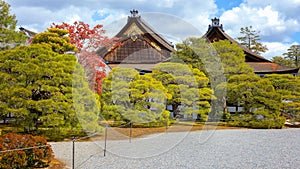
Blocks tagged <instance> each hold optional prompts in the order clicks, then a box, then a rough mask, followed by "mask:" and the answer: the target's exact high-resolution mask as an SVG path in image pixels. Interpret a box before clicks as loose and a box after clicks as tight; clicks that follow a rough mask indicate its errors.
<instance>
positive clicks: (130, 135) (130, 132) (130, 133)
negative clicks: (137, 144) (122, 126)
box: [129, 121, 132, 143]
mask: <svg viewBox="0 0 300 169" xmlns="http://www.w3.org/2000/svg"><path fill="white" fill-rule="evenodd" d="M131 137H132V121H130V131H129V143H131Z"/></svg>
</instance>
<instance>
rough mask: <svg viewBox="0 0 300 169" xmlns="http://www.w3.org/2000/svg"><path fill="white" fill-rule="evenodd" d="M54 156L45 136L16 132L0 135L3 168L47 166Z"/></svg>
mask: <svg viewBox="0 0 300 169" xmlns="http://www.w3.org/2000/svg"><path fill="white" fill-rule="evenodd" d="M30 147H35V148H30ZM52 157H53V151H52V149H51V147H50V145H49V144H47V141H46V138H45V137H40V136H32V135H28V134H27V135H19V134H15V133H8V134H4V135H3V136H1V137H0V168H1V169H2V168H3V169H4V168H36V167H46V166H48V165H49V163H50V161H51V158H52Z"/></svg>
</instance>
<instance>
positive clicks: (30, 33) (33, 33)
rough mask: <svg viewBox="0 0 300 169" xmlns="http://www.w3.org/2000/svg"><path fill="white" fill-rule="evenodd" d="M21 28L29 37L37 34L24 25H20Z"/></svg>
mask: <svg viewBox="0 0 300 169" xmlns="http://www.w3.org/2000/svg"><path fill="white" fill-rule="evenodd" d="M19 29H20V31H22V32H24V33H25V35H27V36H28V37H33V36H34V35H36V34H37V33H35V32H32V31H30V30H28V29H25V28H23V27H20V28H19Z"/></svg>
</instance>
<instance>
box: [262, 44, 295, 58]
mask: <svg viewBox="0 0 300 169" xmlns="http://www.w3.org/2000/svg"><path fill="white" fill-rule="evenodd" d="M264 44H265V45H266V46H267V48H268V49H269V50H268V51H267V52H266V53H264V54H263V56H264V57H265V58H267V59H269V60H271V59H272V58H273V57H274V56H282V54H283V53H286V52H287V50H288V48H290V47H291V46H292V45H297V44H298V43H296V42H294V43H281V42H264Z"/></svg>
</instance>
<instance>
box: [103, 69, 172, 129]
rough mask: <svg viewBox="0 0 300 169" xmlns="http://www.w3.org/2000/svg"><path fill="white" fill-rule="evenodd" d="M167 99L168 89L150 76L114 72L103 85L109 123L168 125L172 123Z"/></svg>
mask: <svg viewBox="0 0 300 169" xmlns="http://www.w3.org/2000/svg"><path fill="white" fill-rule="evenodd" d="M166 99H167V91H166V89H165V87H164V86H163V85H162V83H161V82H160V81H157V80H156V79H155V78H153V77H151V75H150V74H146V75H139V73H138V71H136V70H134V69H130V68H113V69H112V70H111V71H110V73H109V76H108V77H107V78H104V81H103V92H102V95H101V101H102V116H103V117H104V118H105V119H106V120H124V121H132V122H134V123H146V124H151V125H164V124H165V123H166V122H167V121H168V119H169V112H168V111H166V110H165V107H166Z"/></svg>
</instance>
